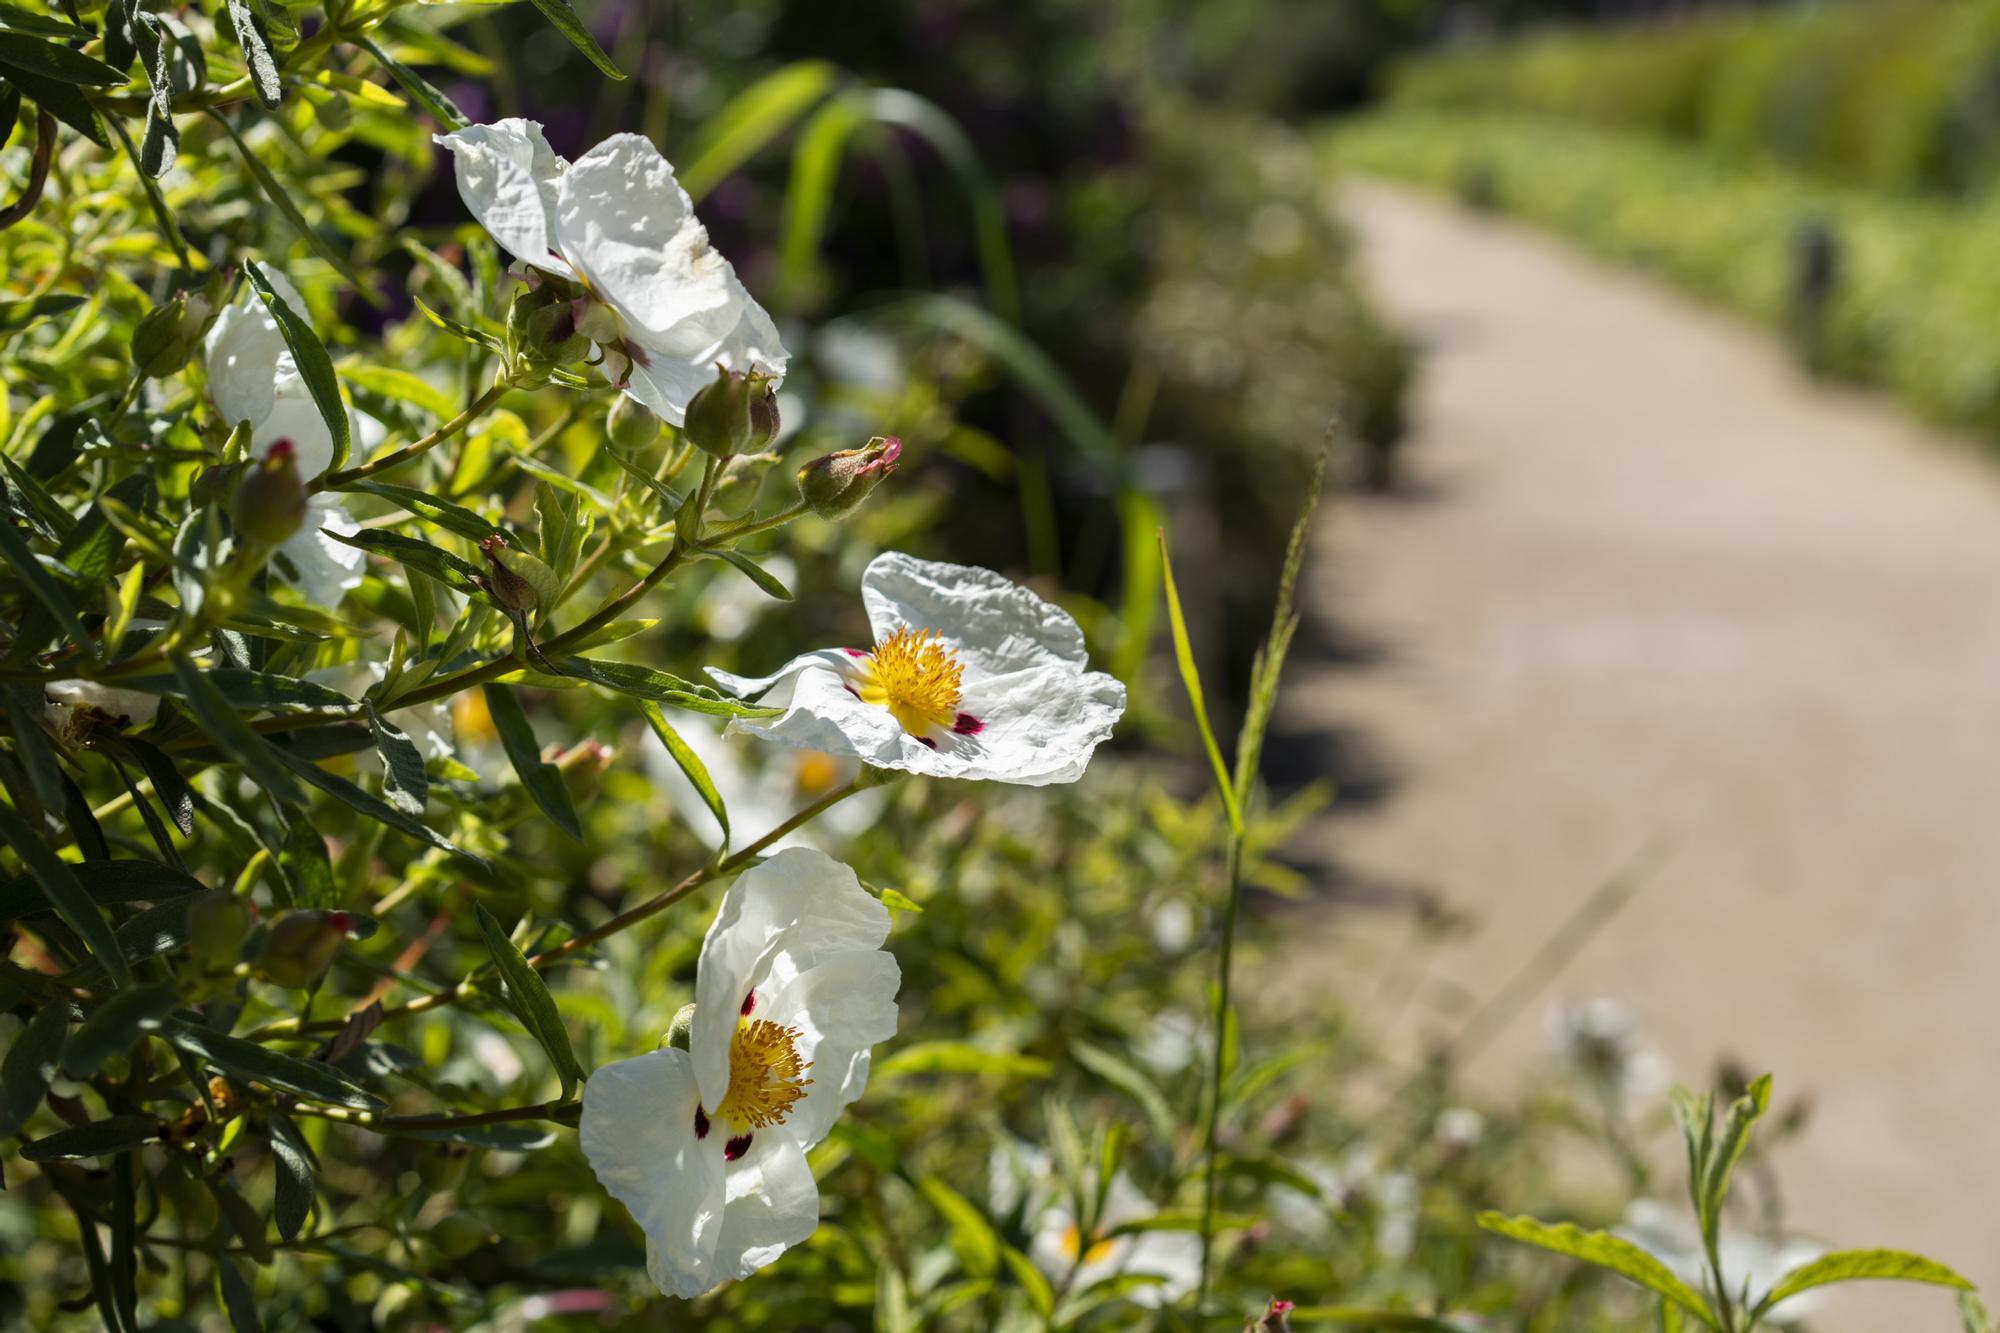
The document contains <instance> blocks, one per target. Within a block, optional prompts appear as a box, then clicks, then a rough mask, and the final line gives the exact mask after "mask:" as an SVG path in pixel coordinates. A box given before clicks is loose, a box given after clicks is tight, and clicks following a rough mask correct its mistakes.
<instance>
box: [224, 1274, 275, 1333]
mask: <svg viewBox="0 0 2000 1333" xmlns="http://www.w3.org/2000/svg"><path fill="white" fill-rule="evenodd" d="M215 1281H216V1285H217V1286H218V1287H220V1288H221V1290H222V1307H223V1309H224V1310H226V1311H228V1313H229V1327H230V1329H231V1330H233V1333H264V1322H263V1320H261V1319H260V1318H258V1316H257V1293H256V1292H254V1291H252V1290H251V1289H250V1282H249V1280H248V1279H247V1278H245V1277H244V1276H243V1270H242V1269H241V1268H238V1267H237V1266H236V1261H235V1260H234V1259H231V1258H230V1257H229V1256H228V1255H226V1254H225V1255H219V1256H217V1258H216V1261H215Z"/></svg>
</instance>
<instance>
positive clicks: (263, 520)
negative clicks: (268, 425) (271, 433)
mask: <svg viewBox="0 0 2000 1333" xmlns="http://www.w3.org/2000/svg"><path fill="white" fill-rule="evenodd" d="M307 508H308V501H307V496H306V487H305V481H304V479H303V478H301V477H300V476H299V459H298V451H297V450H296V449H294V448H293V447H292V442H291V441H290V440H279V441H277V442H276V443H275V444H273V445H272V446H271V447H270V448H269V449H267V450H266V451H265V452H264V457H263V458H262V459H261V460H258V461H256V462H253V463H252V464H251V465H250V468H249V470H248V471H246V472H245V473H244V474H243V479H242V480H241V481H239V482H238V483H237V484H236V502H235V505H234V507H233V508H232V509H231V511H230V513H231V517H232V518H233V519H234V520H235V522H236V531H237V533H238V535H240V536H241V537H243V538H244V539H245V540H247V541H253V542H259V543H262V544H263V545H265V546H279V545H282V544H283V543H285V542H286V541H288V540H290V538H291V536H292V534H293V533H295V532H297V531H298V530H299V528H300V526H301V525H303V524H304V523H305V521H306V510H307Z"/></svg>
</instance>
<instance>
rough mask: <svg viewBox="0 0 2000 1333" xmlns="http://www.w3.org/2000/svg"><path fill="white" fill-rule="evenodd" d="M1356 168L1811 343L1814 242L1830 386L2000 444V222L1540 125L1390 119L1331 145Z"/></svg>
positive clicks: (1340, 133)
mask: <svg viewBox="0 0 2000 1333" xmlns="http://www.w3.org/2000/svg"><path fill="white" fill-rule="evenodd" d="M1329 142H1330V146H1331V150H1332V153H1333V156H1334V157H1335V158H1336V159H1337V160H1338V162H1339V163H1340V164H1342V165H1344V166H1348V167H1355V168H1360V169H1363V170H1366V171H1369V172H1372V173H1375V174H1379V175H1384V176H1390V177H1395V178H1399V179H1403V180H1408V181H1413V182H1415V183H1418V184H1421V185H1426V186H1431V187H1435V188H1442V189H1452V190H1457V191H1460V192H1462V193H1465V194H1467V195H1469V196H1471V197H1473V198H1474V199H1475V200H1476V201H1477V202H1480V203H1482V204H1487V205H1491V206H1493V207H1496V208H1498V209H1500V210H1502V211H1505V212H1509V213H1515V214H1518V215H1520V216H1522V217H1524V218H1528V219H1530V220H1533V221H1535V222H1538V223H1541V224H1544V225H1546V226H1550V227H1553V228H1555V229H1556V230H1558V231H1561V232H1563V233H1565V234H1567V235H1569V236H1572V237H1574V238H1576V239H1577V240H1579V241H1581V242H1583V243H1584V244H1585V245H1587V246H1589V247H1590V248H1591V249H1593V250H1596V251H1599V252H1600V253H1603V254H1605V255H1608V256H1610V257H1612V258H1615V259H1618V260H1621V261H1624V262H1627V263H1632V264H1636V265H1638V266H1640V267H1643V268H1648V269H1651V270H1653V271H1655V272H1657V273H1659V274H1661V275H1662V276H1664V277H1666V278H1668V279H1670V280H1672V281H1674V282H1676V283H1678V284H1680V285H1682V286H1684V287H1687V288H1690V289H1692V290H1693V291H1695V292H1697V293H1699V294H1700V295H1702V296H1704V297H1707V298H1709V299H1711V300H1713V301H1716V302H1718V303H1720V304H1721V305H1724V306H1727V307H1729V308H1730V309H1732V310H1735V311H1737V312H1738V313H1740V314H1743V315H1747V316H1749V317H1750V318H1752V319H1755V320H1757V321H1759V322H1760V323H1763V324H1766V325H1770V326H1772V327H1774V328H1778V329H1781V330H1784V331H1787V332H1794V333H1795V332H1796V331H1797V324H1798V321H1799V318H1800V305H1799V299H1798V294H1797V287H1798V274H1799V270H1800V268H1801V267H1802V258H1801V248H1802V236H1803V235H1804V233H1805V232H1806V230H1807V229H1809V228H1810V229H1812V230H1814V231H1816V232H1819V233H1820V234H1822V235H1824V236H1827V237H1830V238H1831V240H1832V245H1833V248H1834V250H1835V253H1836V259H1835V264H1836V267H1837V270H1838V273H1837V278H1836V280H1835V281H1834V283H1833V285H1832V289H1831V293H1830V296H1829V298H1828V300H1827V302H1826V304H1825V306H1824V309H1823V311H1822V312H1821V314H1820V316H1819V318H1818V320H1817V321H1816V328H1815V330H1814V331H1813V336H1812V343H1813V346H1812V347H1811V349H1810V351H1811V354H1812V360H1813V362H1814V364H1815V365H1816V366H1817V367H1818V368H1819V369H1821V370H1823V371H1825V372H1826V373H1829V374H1833V375H1838V376H1840V377H1842V378H1848V379H1854V380H1858V381H1862V382H1866V383H1874V384H1880V385H1883V386H1885V387H1887V388H1890V389H1893V390H1894V391H1895V392H1896V393H1898V394H1900V395H1901V396H1902V397H1903V398H1905V399H1906V400H1907V401H1909V402H1910V403H1912V404H1914V405H1915V406H1916V407H1918V408H1919V409H1921V410H1922V411H1923V412H1925V413H1926V414H1927V415H1929V416H1932V417H1934V418H1937V419H1939V420H1942V421H1945V422H1948V423H1951V424H1955V425H1961V426H1967V427H1971V428H1974V429H1977V430H1980V431H1982V432H1985V433H1987V434H1990V435H2000V338H1996V337H1995V333H1994V320H1993V315H1994V312H1995V311H1996V310H2000V225H1996V223H2000V218H1996V217H1995V216H1994V209H1993V207H1991V206H1985V207H1977V208H1972V207H1953V206H1948V205H1945V204H1942V203H1935V202H1927V201H1923V200H1897V199H1891V198H1885V197H1883V196H1880V195H1876V194H1872V193H1868V192H1863V191H1857V190H1853V189H1847V188H1843V187H1838V186H1832V185H1827V184H1824V183H1821V182H1816V181H1814V180H1812V179H1810V178H1807V177H1802V176H1800V175H1798V174H1796V173H1793V172H1788V171H1785V170H1783V169H1781V168H1778V167H1774V166H1768V165H1766V166H1753V167H1747V168H1746V167H1742V166H1737V165H1734V164H1731V163H1730V162H1728V161H1727V160H1725V159H1722V158H1720V157H1718V156H1717V155H1715V154H1713V153H1709V152H1706V151H1703V150H1700V149H1692V148H1686V147H1679V146H1675V145H1672V144H1667V143H1662V142H1660V141H1658V140H1654V139H1649V138H1645V137H1642V136H1636V135H1629V134H1616V133H1606V132H1602V131H1597V130H1591V129H1586V128H1583V127H1580V126H1575V125H1565V124H1560V123H1554V122H1550V121H1548V120H1546V119H1542V118H1537V117H1532V116H1513V117H1509V116H1495V115H1491V114H1485V113H1480V114H1465V113H1446V112H1435V111H1416V110H1411V111H1391V112H1387V113H1384V114H1380V115H1377V116H1374V117H1371V118H1367V119H1364V120H1360V121H1356V122H1351V123H1349V124H1347V125H1345V126H1343V127H1341V128H1340V129H1338V130H1337V131H1335V132H1334V134H1333V135H1332V137H1331V139H1330V141H1329Z"/></svg>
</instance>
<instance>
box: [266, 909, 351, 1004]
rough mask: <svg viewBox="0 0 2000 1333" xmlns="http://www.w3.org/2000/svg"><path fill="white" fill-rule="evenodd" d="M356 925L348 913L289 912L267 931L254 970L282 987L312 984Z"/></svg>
mask: <svg viewBox="0 0 2000 1333" xmlns="http://www.w3.org/2000/svg"><path fill="white" fill-rule="evenodd" d="M353 925H354V918H353V917H352V916H351V915H349V914H348V913H346V912H321V911H314V910H307V911H300V912H287V913H285V914H284V915H283V916H281V917H279V918H278V919H277V920H276V921H274V922H272V923H271V929H270V930H268V931H267V932H265V935H264V939H263V942H262V943H261V944H259V945H258V948H257V956H256V958H254V959H253V960H252V961H251V969H252V970H253V971H254V972H256V974H257V975H258V976H260V977H263V978H264V979H265V980H267V981H275V982H276V983H278V984H279V985H280V986H291V987H294V988H297V987H302V986H310V985H311V984H312V983H313V981H314V979H315V978H317V977H318V976H319V974H320V973H322V972H324V971H326V965H327V964H328V963H330V962H332V961H333V955H334V952H335V951H336V950H338V949H339V948H340V945H341V941H343V940H345V939H346V938H347V932H348V931H349V930H350V929H352V928H353Z"/></svg>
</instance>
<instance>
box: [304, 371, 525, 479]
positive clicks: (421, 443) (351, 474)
mask: <svg viewBox="0 0 2000 1333" xmlns="http://www.w3.org/2000/svg"><path fill="white" fill-rule="evenodd" d="M513 387H514V385H513V381H511V380H509V379H508V378H507V377H505V376H504V375H503V376H502V377H501V378H499V379H497V380H495V381H494V382H493V387H492V388H490V389H488V390H487V391H486V392H485V393H483V394H481V395H479V397H477V398H475V399H473V400H472V403H471V404H470V405H469V406H467V407H466V409H465V410H464V411H463V412H460V413H459V414H458V415H457V416H455V417H453V418H452V419H451V420H450V421H447V422H445V423H444V424H443V425H442V426H439V427H438V428H437V429H436V430H434V431H432V432H431V433H430V434H428V435H426V436H424V437H423V438H422V439H421V440H416V441H414V442H412V443H410V444H406V445H404V446H403V447H402V448H400V449H398V450H396V451H395V452H394V453H391V454H384V455H382V456H381V457H380V458H376V459H372V460H370V461H369V462H366V463H362V464H360V465H359V466H357V467H350V468H343V469H341V470H340V471H339V472H329V473H327V474H326V475H324V476H322V477H319V478H316V479H315V480H314V481H312V482H310V483H309V484H308V485H307V486H306V490H307V492H309V493H311V494H318V493H319V492H320V491H329V490H339V489H341V488H342V487H344V486H347V485H349V484H350V483H352V482H357V481H360V480H362V479H363V478H365V477H372V476H374V475H375V474H376V473H378V472H387V471H388V470H389V469H390V468H394V467H401V466H402V465H403V464H405V463H407V462H409V461H410V460H411V459H414V458H420V457H422V456H423V455H424V454H426V453H429V452H430V451H431V450H432V449H435V448H437V447H438V446H439V445H440V444H443V443H444V442H445V441H446V440H449V439H450V438H451V437H452V436H454V435H457V434H458V433H459V432H460V431H462V430H464V429H465V428H466V427H467V426H470V425H471V424H472V423H473V422H475V421H477V420H478V419H479V418H480V417H482V416H484V415H485V414H486V410H487V409H488V408H490V407H492V406H493V404H495V403H497V402H499V401H500V399H501V398H502V397H503V396H504V395H505V394H506V393H507V392H508V391H509V390H510V389H512V388H513Z"/></svg>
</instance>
